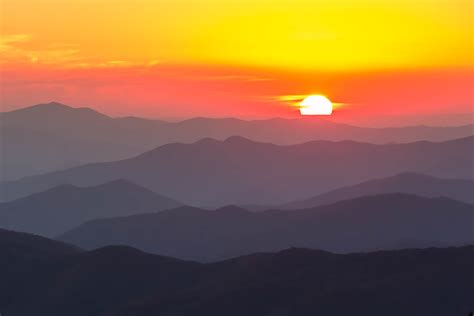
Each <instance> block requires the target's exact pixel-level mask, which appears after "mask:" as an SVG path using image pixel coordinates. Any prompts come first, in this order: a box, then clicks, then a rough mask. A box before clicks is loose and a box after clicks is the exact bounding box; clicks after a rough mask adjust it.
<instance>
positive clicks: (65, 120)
mask: <svg viewBox="0 0 474 316" xmlns="http://www.w3.org/2000/svg"><path fill="white" fill-rule="evenodd" d="M0 128H1V130H2V146H3V152H4V154H3V155H2V156H1V157H0V165H2V166H3V169H2V172H1V174H0V180H1V179H3V180H15V179H18V178H21V177H24V176H29V175H35V174H41V173H45V172H51V171H54V170H59V169H65V168H69V167H74V166H78V165H81V164H85V163H92V162H101V161H111V160H119V159H125V158H129V157H132V156H136V155H138V154H140V153H142V152H144V151H147V150H150V149H152V148H155V147H157V146H160V145H163V144H167V143H173V142H184V143H190V142H194V141H197V140H199V139H202V138H214V139H218V140H224V139H226V138H228V137H230V136H233V135H239V136H242V137H246V138H249V139H252V140H255V141H261V142H268V143H274V144H279V145H288V144H296V143H303V142H308V141H311V140H315V139H324V140H331V141H338V140H344V139H352V140H357V141H363V142H370V143H389V142H413V141H417V140H432V141H445V140H449V139H454V138H459V137H463V136H468V135H472V134H473V132H472V130H473V129H472V125H469V126H460V127H423V126H415V127H404V128H386V129H383V128H360V127H356V126H350V125H346V124H339V123H334V122H330V121H327V120H324V119H321V118H308V117H305V118H301V119H282V118H274V119H261V120H253V121H245V120H240V119H235V118H224V119H211V118H195V119H189V120H184V121H181V122H166V121H160V120H151V119H142V118H136V117H135V118H131V117H124V118H112V117H109V116H107V115H104V114H102V113H99V112H97V111H95V110H92V109H90V108H73V107H70V106H67V105H64V104H60V103H57V102H52V103H47V104H39V105H36V106H32V107H28V108H24V109H19V110H15V111H11V112H4V113H0Z"/></svg>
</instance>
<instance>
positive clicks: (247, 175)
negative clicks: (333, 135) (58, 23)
mask: <svg viewBox="0 0 474 316" xmlns="http://www.w3.org/2000/svg"><path fill="white" fill-rule="evenodd" d="M473 147H474V137H467V138H463V139H460V140H452V141H446V142H440V143H434V142H417V143H408V144H388V145H375V144H368V143H359V142H354V141H350V142H329V141H314V142H310V143H303V144H297V145H288V146H280V145H273V144H268V143H259V142H253V141H250V140H245V139H242V138H240V137H236V138H231V139H230V141H229V140H227V141H210V140H206V141H204V142H196V143H192V144H179V143H172V144H167V145H164V146H161V147H158V148H156V149H153V150H151V151H148V152H145V153H143V154H141V155H139V156H136V157H133V158H130V159H126V160H121V161H114V162H110V163H96V164H88V165H84V166H80V167H76V168H71V169H67V170H63V171H59V172H53V173H49V174H45V175H41V176H36V177H28V178H24V179H22V180H19V181H13V182H4V183H0V194H1V195H2V196H1V197H3V200H11V199H14V198H18V197H22V196H25V195H27V194H31V193H34V192H39V191H44V190H46V189H49V188H51V187H53V186H56V185H59V184H64V183H71V184H75V185H79V186H92V185H96V184H99V183H103V182H108V181H112V180H115V179H119V178H122V179H127V180H130V181H132V182H134V183H137V184H138V185H140V186H143V187H146V188H148V189H150V190H152V191H154V192H160V193H162V194H164V195H166V196H169V197H171V198H174V199H176V200H179V201H182V202H183V203H185V204H188V205H202V206H206V207H211V206H217V207H218V206H222V205H227V204H236V205H245V204H280V203H285V202H287V201H291V200H299V199H301V198H303V197H307V196H314V195H316V194H322V193H324V192H328V191H329V190H333V189H336V188H340V187H341V184H342V183H344V184H346V185H353V184H357V183H361V182H363V181H368V180H371V179H374V178H382V177H388V176H391V175H393V174H397V173H400V172H406V171H410V172H416V173H423V174H426V175H431V176H436V177H442V178H464V177H469V176H471V177H472V161H471V157H472V155H471V153H472V148H473ZM348 157H350V159H348ZM426 157H430V159H426ZM203 181H205V182H206V185H203ZM369 194H370V192H369Z"/></svg>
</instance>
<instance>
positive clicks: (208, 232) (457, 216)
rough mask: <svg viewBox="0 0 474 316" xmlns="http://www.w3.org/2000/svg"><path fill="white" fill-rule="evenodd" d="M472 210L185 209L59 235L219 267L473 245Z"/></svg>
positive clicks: (359, 203) (355, 202) (374, 204)
mask: <svg viewBox="0 0 474 316" xmlns="http://www.w3.org/2000/svg"><path fill="white" fill-rule="evenodd" d="M473 225H474V209H473V206H472V204H467V203H463V202H459V201H455V200H452V199H448V198H423V197H418V196H415V195H407V194H401V193H394V194H384V195H376V196H366V197H359V198H355V199H351V200H344V201H339V202H336V203H334V204H331V205H324V206H319V207H314V208H309V209H303V210H288V211H283V210H269V211H264V212H250V211H246V210H244V209H241V208H237V207H233V206H230V207H225V208H223V209H220V210H215V211H212V210H204V209H199V208H194V207H181V208H177V209H172V210H166V211H163V212H160V213H149V214H141V215H133V216H128V217H117V218H110V219H97V220H92V221H90V222H87V223H85V224H83V225H81V226H79V227H77V228H75V229H73V230H71V231H69V232H67V233H66V234H64V235H62V236H60V237H59V239H60V240H63V241H65V242H69V243H72V244H76V245H78V246H80V247H83V248H85V249H93V248H97V247H102V246H105V245H113V244H122V245H129V246H132V247H136V248H139V249H142V250H143V251H147V252H151V253H158V254H162V255H166V256H171V257H177V258H181V259H188V260H199V261H215V260H221V259H225V258H231V257H236V256H239V255H244V254H249V253H254V252H262V251H263V252H268V251H271V252H273V251H278V250H282V249H285V248H289V247H303V248H312V249H322V250H327V251H331V252H341V253H347V252H354V251H368V250H377V249H387V248H390V249H391V248H393V247H395V246H396V245H397V244H401V243H402V242H406V241H409V240H411V241H413V243H414V244H421V243H423V244H425V245H427V246H429V245H443V246H457V245H465V244H469V243H473V242H474V240H473V235H472V226H473Z"/></svg>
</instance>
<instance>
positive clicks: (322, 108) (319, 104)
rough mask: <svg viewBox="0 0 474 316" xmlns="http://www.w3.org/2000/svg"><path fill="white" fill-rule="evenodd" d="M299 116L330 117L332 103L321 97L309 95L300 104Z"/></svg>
mask: <svg viewBox="0 0 474 316" xmlns="http://www.w3.org/2000/svg"><path fill="white" fill-rule="evenodd" d="M300 113H301V115H331V114H332V103H331V101H329V99H328V98H326V97H325V96H323V95H310V96H308V97H306V98H305V99H304V100H303V101H302V102H301V104H300Z"/></svg>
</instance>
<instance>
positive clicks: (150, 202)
mask: <svg viewBox="0 0 474 316" xmlns="http://www.w3.org/2000/svg"><path fill="white" fill-rule="evenodd" d="M180 205H181V204H180V203H179V202H176V201H174V200H172V199H170V198H167V197H165V196H161V195H159V194H156V193H154V192H152V191H150V190H148V189H145V188H143V187H140V186H138V185H136V184H134V183H132V182H130V181H128V180H123V179H119V180H114V181H111V182H107V183H103V184H99V185H97V186H94V187H78V186H75V185H71V184H62V185H59V186H57V187H54V188H51V189H49V190H46V191H44V192H40V193H35V194H32V195H30V196H27V197H24V198H20V199H18V200H15V201H11V202H6V203H0V227H3V228H8V229H14V230H18V231H25V232H30V233H36V234H40V235H44V236H56V235H58V234H60V233H63V232H65V231H66V230H69V229H71V228H73V227H75V226H77V225H79V224H81V223H83V222H85V221H88V220H91V219H94V218H101V217H114V216H123V215H132V214H139V213H144V212H151V211H159V210H164V209H169V208H175V207H178V206H180Z"/></svg>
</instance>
